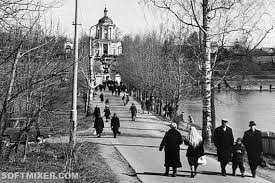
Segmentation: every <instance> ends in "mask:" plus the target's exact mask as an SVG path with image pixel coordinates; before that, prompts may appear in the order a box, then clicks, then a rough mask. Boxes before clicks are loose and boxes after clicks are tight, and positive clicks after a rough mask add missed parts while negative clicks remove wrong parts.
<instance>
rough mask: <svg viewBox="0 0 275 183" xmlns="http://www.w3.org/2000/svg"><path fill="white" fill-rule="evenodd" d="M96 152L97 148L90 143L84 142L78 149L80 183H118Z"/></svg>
mask: <svg viewBox="0 0 275 183" xmlns="http://www.w3.org/2000/svg"><path fill="white" fill-rule="evenodd" d="M98 152H99V146H97V145H96V144H93V143H90V142H85V143H83V144H82V145H81V146H80V147H79V149H78V155H77V157H78V160H77V170H78V171H79V172H80V178H81V180H80V182H87V183H88V182H96V183H107V182H108V183H117V182H119V181H118V179H117V177H116V175H115V174H114V173H113V172H112V170H111V169H110V167H109V166H108V165H107V164H106V163H105V161H104V159H103V158H102V156H101V155H100V154H99V153H98Z"/></svg>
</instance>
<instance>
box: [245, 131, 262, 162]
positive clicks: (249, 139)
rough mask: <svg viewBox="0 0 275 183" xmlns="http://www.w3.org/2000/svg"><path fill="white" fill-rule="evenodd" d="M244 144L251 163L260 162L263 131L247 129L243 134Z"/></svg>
mask: <svg viewBox="0 0 275 183" xmlns="http://www.w3.org/2000/svg"><path fill="white" fill-rule="evenodd" d="M243 144H244V146H245V149H246V152H247V156H248V161H249V163H251V164H257V163H259V162H258V161H259V158H260V156H261V153H262V152H263V146H262V135H261V132H260V131H259V130H255V131H254V132H253V131H252V130H251V129H250V130H247V131H245V133H244V136H243Z"/></svg>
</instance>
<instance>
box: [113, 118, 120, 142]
mask: <svg viewBox="0 0 275 183" xmlns="http://www.w3.org/2000/svg"><path fill="white" fill-rule="evenodd" d="M119 127H120V122H119V118H118V117H117V114H116V113H114V115H113V117H112V119H111V129H112V130H113V134H114V138H116V134H120V132H119Z"/></svg>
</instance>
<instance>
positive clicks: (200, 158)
mask: <svg viewBox="0 0 275 183" xmlns="http://www.w3.org/2000/svg"><path fill="white" fill-rule="evenodd" d="M198 164H199V165H206V164H207V161H206V158H205V157H204V156H201V157H199V159H198Z"/></svg>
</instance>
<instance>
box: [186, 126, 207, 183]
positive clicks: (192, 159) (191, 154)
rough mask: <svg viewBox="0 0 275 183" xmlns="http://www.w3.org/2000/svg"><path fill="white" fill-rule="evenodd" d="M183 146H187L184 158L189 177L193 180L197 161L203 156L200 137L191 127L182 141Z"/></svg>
mask: <svg viewBox="0 0 275 183" xmlns="http://www.w3.org/2000/svg"><path fill="white" fill-rule="evenodd" d="M184 144H185V145H188V149H187V153H186V156H187V159H188V163H189V165H190V169H191V177H192V178H194V177H195V176H196V174H197V168H198V159H199V157H201V156H203V155H204V148H203V141H202V136H201V135H200V134H199V133H198V131H197V129H196V128H195V127H193V126H192V127H191V128H190V132H189V135H188V136H187V138H186V139H185V140H184Z"/></svg>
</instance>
